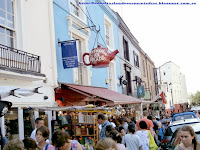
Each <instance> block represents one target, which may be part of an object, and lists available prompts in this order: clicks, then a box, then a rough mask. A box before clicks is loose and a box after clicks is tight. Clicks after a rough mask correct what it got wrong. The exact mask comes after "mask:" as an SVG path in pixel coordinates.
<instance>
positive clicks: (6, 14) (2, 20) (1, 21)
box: [0, 0, 14, 47]
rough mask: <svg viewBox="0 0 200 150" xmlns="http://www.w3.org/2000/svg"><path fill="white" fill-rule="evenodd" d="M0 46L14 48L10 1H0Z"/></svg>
mask: <svg viewBox="0 0 200 150" xmlns="http://www.w3.org/2000/svg"><path fill="white" fill-rule="evenodd" d="M0 44H3V45H6V46H9V47H14V12H13V2H12V0H0Z"/></svg>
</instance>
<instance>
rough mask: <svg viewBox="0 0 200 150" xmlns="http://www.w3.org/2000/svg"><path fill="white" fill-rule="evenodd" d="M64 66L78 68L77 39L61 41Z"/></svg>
mask: <svg viewBox="0 0 200 150" xmlns="http://www.w3.org/2000/svg"><path fill="white" fill-rule="evenodd" d="M61 49H62V61H63V67H64V69H66V68H77V67H78V57H77V49H76V41H67V42H63V43H61Z"/></svg>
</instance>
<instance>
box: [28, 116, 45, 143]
mask: <svg viewBox="0 0 200 150" xmlns="http://www.w3.org/2000/svg"><path fill="white" fill-rule="evenodd" d="M41 126H44V120H43V119H42V118H37V119H35V127H36V128H35V129H34V130H33V131H32V133H31V136H30V137H31V138H32V139H34V140H35V141H36V143H37V140H36V137H35V136H36V130H37V129H38V128H40V127H41Z"/></svg>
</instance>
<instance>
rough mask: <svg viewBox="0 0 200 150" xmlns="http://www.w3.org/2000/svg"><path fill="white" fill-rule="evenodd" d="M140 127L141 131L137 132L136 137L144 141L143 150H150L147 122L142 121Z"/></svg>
mask: <svg viewBox="0 0 200 150" xmlns="http://www.w3.org/2000/svg"><path fill="white" fill-rule="evenodd" d="M139 127H140V129H141V130H139V131H137V132H136V135H138V136H139V137H140V139H141V140H142V150H149V133H148V131H147V124H146V122H145V121H140V123H139Z"/></svg>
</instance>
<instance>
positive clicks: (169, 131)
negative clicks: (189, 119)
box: [165, 123, 200, 140]
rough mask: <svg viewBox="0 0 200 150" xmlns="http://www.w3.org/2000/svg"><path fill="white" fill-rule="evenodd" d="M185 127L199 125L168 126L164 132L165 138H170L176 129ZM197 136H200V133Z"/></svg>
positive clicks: (197, 124) (196, 124)
mask: <svg viewBox="0 0 200 150" xmlns="http://www.w3.org/2000/svg"><path fill="white" fill-rule="evenodd" d="M185 125H189V126H200V124H199V123H189V124H188V123H186V124H180V125H175V126H169V127H168V128H167V130H166V132H165V136H172V134H173V133H174V132H175V131H176V129H177V128H180V127H182V126H185ZM198 134H199V136H200V132H199V133H198ZM199 140H200V137H199Z"/></svg>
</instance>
